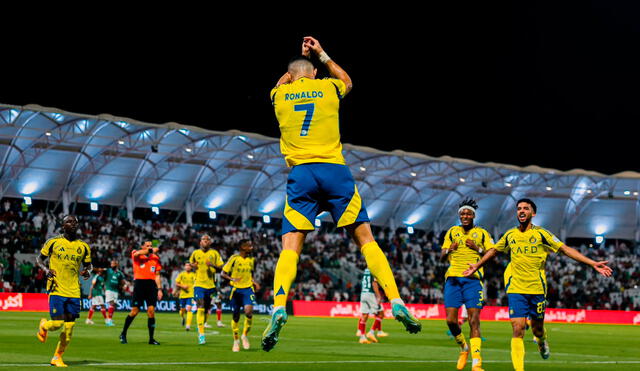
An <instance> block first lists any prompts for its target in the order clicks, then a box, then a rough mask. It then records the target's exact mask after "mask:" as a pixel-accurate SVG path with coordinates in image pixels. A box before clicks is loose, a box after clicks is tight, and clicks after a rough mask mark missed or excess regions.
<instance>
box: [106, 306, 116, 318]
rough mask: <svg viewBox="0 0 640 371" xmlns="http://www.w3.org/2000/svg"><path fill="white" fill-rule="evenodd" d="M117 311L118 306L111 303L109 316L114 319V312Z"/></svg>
mask: <svg viewBox="0 0 640 371" xmlns="http://www.w3.org/2000/svg"><path fill="white" fill-rule="evenodd" d="M115 311H116V306H115V305H110V306H109V311H108V318H109V319H112V318H113V312H115Z"/></svg>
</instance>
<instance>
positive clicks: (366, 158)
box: [0, 104, 640, 240]
mask: <svg viewBox="0 0 640 371" xmlns="http://www.w3.org/2000/svg"><path fill="white" fill-rule="evenodd" d="M344 155H345V158H346V160H347V164H348V165H349V167H350V168H351V171H352V173H353V175H354V177H355V178H356V180H357V183H358V189H359V191H360V194H361V196H362V198H363V199H364V202H365V204H366V207H367V211H368V212H369V216H370V218H371V220H372V223H373V224H375V225H380V226H390V227H392V228H394V227H402V226H405V225H407V226H408V225H411V226H413V227H414V228H419V229H424V230H434V231H441V230H443V229H446V228H448V227H449V226H450V225H452V224H455V223H457V216H456V212H457V209H458V208H457V205H458V203H459V202H460V201H461V200H462V199H463V198H465V197H474V198H475V199H476V200H478V203H479V205H480V208H479V210H478V217H477V220H476V222H477V224H479V225H482V226H484V227H485V228H487V229H488V230H489V231H490V232H492V233H493V234H494V235H500V234H501V233H503V232H504V231H505V230H506V229H507V228H509V227H511V226H513V225H514V224H515V222H516V220H515V201H516V200H517V199H519V198H522V197H529V198H531V199H533V200H534V201H535V202H536V203H537V205H538V215H537V217H536V218H535V219H534V222H535V223H536V224H539V225H542V226H545V227H546V228H548V229H549V230H551V231H552V232H554V233H556V234H558V235H559V236H561V237H562V238H567V237H587V238H591V237H594V236H595V235H596V234H601V235H605V236H606V237H608V238H622V239H630V240H640V203H639V202H640V201H639V200H640V197H639V196H638V192H640V174H639V173H636V172H624V173H619V174H615V175H604V174H600V173H597V172H592V171H585V170H571V171H559V170H554V169H546V168H541V167H537V166H527V167H517V166H512V165H504V164H497V163H478V162H475V161H471V160H464V159H458V158H452V157H448V156H443V157H438V158H435V157H429V156H426V155H423V154H418V153H407V152H403V151H398V150H397V151H393V152H383V151H378V150H375V149H372V148H367V147H360V146H353V145H349V144H345V145H344ZM559 155H561V154H559ZM0 158H1V159H2V165H1V168H0V169H1V170H0V195H1V196H2V197H24V196H30V197H33V198H35V199H43V200H51V201H59V202H67V203H68V202H73V201H77V202H91V201H95V202H98V203H100V204H106V205H113V206H121V207H127V208H129V209H132V208H133V207H152V206H158V207H160V208H162V209H173V210H184V211H186V212H187V213H188V214H189V213H191V212H196V211H200V212H207V211H210V210H214V211H216V212H219V213H225V214H235V215H243V216H245V217H247V216H249V215H253V216H260V215H265V214H268V215H271V216H272V217H281V216H282V211H283V207H284V199H285V192H284V191H285V186H286V179H287V174H288V169H287V167H286V166H285V162H284V160H283V157H282V155H281V154H280V148H279V140H278V139H276V138H270V137H265V136H262V135H258V134H251V133H244V132H240V131H235V130H231V131H226V132H217V131H211V130H205V129H202V128H198V127H192V126H185V125H180V124H177V123H167V124H163V125H155V124H148V123H143V122H139V121H136V120H132V119H128V118H121V117H114V116H111V115H98V116H89V115H83V114H76V113H69V112H64V111H61V110H58V109H54V108H45V107H40V106H36V105H28V106H23V107H22V106H11V105H4V104H0ZM531 161H532V162H535V157H532V158H531ZM321 218H322V219H323V220H326V221H329V220H330V216H329V215H327V213H324V214H323V215H321Z"/></svg>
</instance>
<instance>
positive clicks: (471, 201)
mask: <svg viewBox="0 0 640 371" xmlns="http://www.w3.org/2000/svg"><path fill="white" fill-rule="evenodd" d="M463 206H469V207H472V208H474V209H475V210H478V203H477V202H476V200H474V199H473V198H465V199H464V200H462V202H460V203H459V204H458V207H463Z"/></svg>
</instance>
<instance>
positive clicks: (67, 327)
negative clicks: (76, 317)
mask: <svg viewBox="0 0 640 371" xmlns="http://www.w3.org/2000/svg"><path fill="white" fill-rule="evenodd" d="M75 324H76V323H75V322H65V323H64V330H62V332H61V333H60V341H59V342H58V345H57V346H56V352H55V353H54V356H55V357H62V354H63V353H64V351H65V350H67V345H69V343H70V342H71V335H72V334H73V326H75Z"/></svg>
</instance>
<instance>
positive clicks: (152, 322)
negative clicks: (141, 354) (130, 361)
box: [147, 317, 156, 340]
mask: <svg viewBox="0 0 640 371" xmlns="http://www.w3.org/2000/svg"><path fill="white" fill-rule="evenodd" d="M147 329H149V340H153V333H154V332H155V331H156V319H155V317H154V318H149V319H147Z"/></svg>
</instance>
